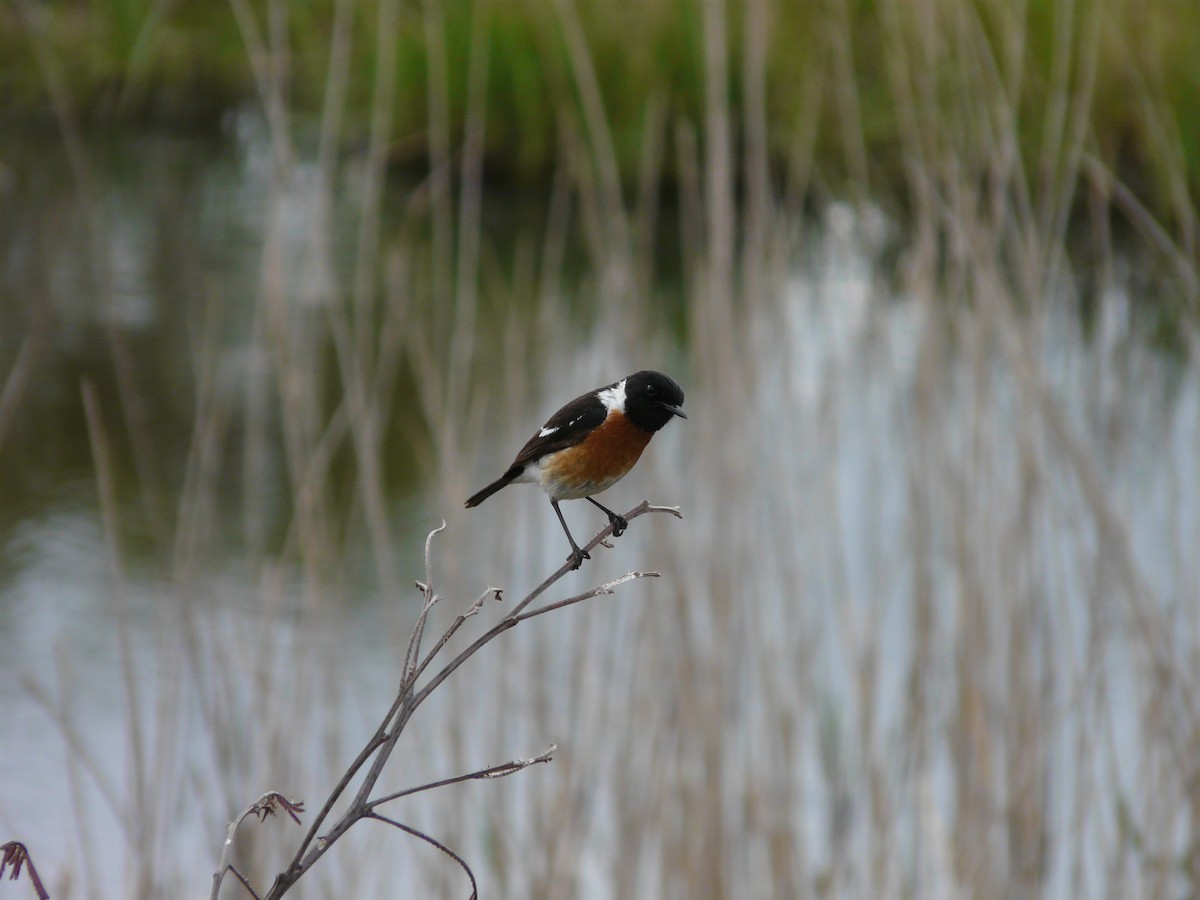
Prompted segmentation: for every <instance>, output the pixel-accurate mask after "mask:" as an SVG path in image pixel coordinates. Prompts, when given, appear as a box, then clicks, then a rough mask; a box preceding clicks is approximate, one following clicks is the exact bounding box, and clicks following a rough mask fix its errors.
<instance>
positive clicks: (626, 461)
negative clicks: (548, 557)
mask: <svg viewBox="0 0 1200 900" xmlns="http://www.w3.org/2000/svg"><path fill="white" fill-rule="evenodd" d="M651 437H653V434H652V433H651V432H649V431H643V430H642V429H640V428H638V427H637V426H636V425H634V424H633V423H632V422H630V421H629V419H628V418H626V417H625V415H624V414H623V413H619V412H610V413H609V414H608V418H607V419H605V420H604V422H603V424H601V425H600V427H598V428H597V429H596V430H595V431H593V432H592V433H591V434H589V435H588V436H587V439H586V440H584V441H583V443H581V444H577V445H576V446H574V447H568V448H567V449H566V450H560V451H559V452H558V453H555V454H553V455H552V456H549V457H547V458H546V459H544V460H543V461H542V465H541V471H540V472H539V479H538V480H539V481H540V482H541V485H542V488H543V489H544V490H545V491H546V492H547V493H548V494H550V496H551V497H554V498H555V499H557V500H580V499H582V498H584V497H590V496H591V495H592V494H598V493H600V492H601V491H603V490H607V489H608V488H610V487H612V486H613V485H614V484H616V483H617V482H618V481H620V480H621V479H622V478H624V477H625V474H626V473H627V472H628V471H629V470H630V469H632V468H633V464H634V463H636V462H637V461H638V458H639V457H640V456H641V455H642V451H643V450H645V449H646V445H647V444H648V443H650V438H651Z"/></svg>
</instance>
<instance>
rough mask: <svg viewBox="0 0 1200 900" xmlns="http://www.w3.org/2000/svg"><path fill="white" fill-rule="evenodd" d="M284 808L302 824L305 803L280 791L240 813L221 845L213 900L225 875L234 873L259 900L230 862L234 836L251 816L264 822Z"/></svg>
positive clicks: (265, 796) (219, 891)
mask: <svg viewBox="0 0 1200 900" xmlns="http://www.w3.org/2000/svg"><path fill="white" fill-rule="evenodd" d="M280 807H282V808H283V811H284V812H286V813H287V814H288V815H289V816H291V818H292V821H293V822H295V823H296V824H297V825H299V824H300V815H299V814H300V813H302V812H304V802H303V801H292V800H288V799H287V798H286V797H285V796H283V794H281V793H279V792H278V791H267V792H266V793H265V794H263V795H262V796H261V797H259V798H258V799H257V800H255V801H254V802H253V803H251V804H250V805H249V806H247V807H246V808H245V809H243V810H242V811H241V812H240V813H238V815H237V818H235V819H234V820H233V821H232V822H230V823H229V827H228V828H226V829H225V843H224V844H222V845H221V859H220V860H219V861H218V863H217V871H215V872H213V886H212V893H211V894H210V897H211V900H217V898H218V897H219V896H220V893H221V882H222V881H224V880H225V873H226V872H230V871H232V872H233V874H234V875H236V876H237V877H238V880H239V881H241V883H242V885H243V886H244V887H245V888H246V890H248V891H249V892H250V893H251V894H252V895H253V896H254V897H255V898H256V900H257V898H258V894H257V893H256V892H255V890H254V888H252V887H251V886H250V883H249V882H248V881H247V880H246V879H245V877H244V876H243V875H242V873H241V872H239V871H238V870H237V869H236V868H234V866H233V865H232V864H231V863H230V862H229V857H230V855H231V854H232V853H233V836H234V834H235V833H236V832H237V830H238V826H239V825H241V824H242V822H244V821H245V820H246V818H247V817H249V816H255V817H256V818H257V819H258V821H260V822H262V821H264V820H265V819H266V818H267V816H273V815H275V811H276V810H277V809H278V808H280Z"/></svg>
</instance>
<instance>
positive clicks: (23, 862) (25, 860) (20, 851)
mask: <svg viewBox="0 0 1200 900" xmlns="http://www.w3.org/2000/svg"><path fill="white" fill-rule="evenodd" d="M9 866H12V873H11V874H10V875H9V876H8V877H9V880H10V881H16V880H17V879H18V878H20V877H21V867H22V866H25V867H26V868H27V869H28V870H29V880H30V881H31V882H33V890H34V893H36V894H37V895H38V900H50V892H49V891H48V890H46V886H45V885H44V884H42V879H41V878H40V877H39V876H38V873H37V869H36V868H35V867H34V865H33V857H31V856H30V855H29V850H27V849H26V847H25V845H24V844H22V843H21V842H20V841H9V842H8V843H7V844H2V845H0V878H3V877H4V870H5V869H7V868H8V867H9Z"/></svg>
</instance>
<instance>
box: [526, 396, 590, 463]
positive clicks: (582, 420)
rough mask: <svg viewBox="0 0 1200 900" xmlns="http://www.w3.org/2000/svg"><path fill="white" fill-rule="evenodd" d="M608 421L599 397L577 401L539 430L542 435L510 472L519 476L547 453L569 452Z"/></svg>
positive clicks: (579, 398) (527, 445)
mask: <svg viewBox="0 0 1200 900" xmlns="http://www.w3.org/2000/svg"><path fill="white" fill-rule="evenodd" d="M607 417H608V410H607V409H605V408H604V404H603V403H601V402H600V398H599V397H597V396H596V395H595V393H591V394H584V395H583V396H582V397H576V398H575V399H574V400H572V401H571V402H570V403H568V404H567V405H566V406H564V407H563V408H562V409H560V410H559V411H558V412H556V413H555V414H554V415H552V416H551V417H550V420H549V421H548V422H546V424H545V425H543V426H542V427H541V428H540V429H538V433H537V434H535V435H534V436H533V437H531V438H530V439H529V442H528V443H527V444H526V445H525V446H524V447H522V448H521V452H520V453H518V454H517V458H516V459H514V460H513V464H512V465H511V466H509V468H508V470H509V471H510V472H512V471H514V470H516V471H518V472H519V471H520V470H521V469H524V468H525V466H526V465H527V464H528V463H530V462H532V461H533V460H535V459H538V458H540V457H543V456H545V455H546V454H547V453H557V452H558V451H559V450H566V449H567V448H568V447H574V446H575V445H576V444H579V443H582V442H583V439H584V438H585V437H587V436H588V434H589V433H590V432H591V431H592V429H593V428H596V427H597V426H599V425H600V424H601V423H602V422H603V421H604V420H605V418H607Z"/></svg>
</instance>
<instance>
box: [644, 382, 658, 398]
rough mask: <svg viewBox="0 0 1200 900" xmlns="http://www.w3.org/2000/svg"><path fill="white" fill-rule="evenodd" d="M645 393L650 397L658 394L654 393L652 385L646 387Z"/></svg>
mask: <svg viewBox="0 0 1200 900" xmlns="http://www.w3.org/2000/svg"><path fill="white" fill-rule="evenodd" d="M646 393H647V394H649V395H650V396H651V397H653V396H654V395H655V394H657V393H658V391H656V390H655V389H654V385H652V384H648V385H646Z"/></svg>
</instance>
